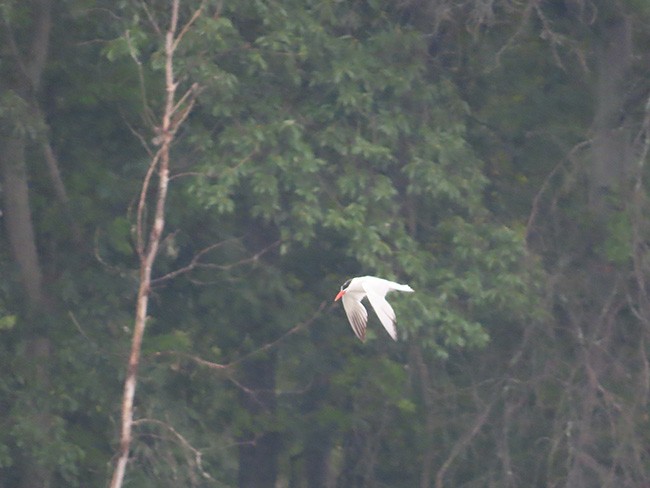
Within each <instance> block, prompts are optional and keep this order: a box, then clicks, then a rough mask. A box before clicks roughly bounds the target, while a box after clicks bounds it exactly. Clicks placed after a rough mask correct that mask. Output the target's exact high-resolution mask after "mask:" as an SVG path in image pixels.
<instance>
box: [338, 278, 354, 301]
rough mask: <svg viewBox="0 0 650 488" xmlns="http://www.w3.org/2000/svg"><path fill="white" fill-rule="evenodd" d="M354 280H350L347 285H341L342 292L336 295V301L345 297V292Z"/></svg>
mask: <svg viewBox="0 0 650 488" xmlns="http://www.w3.org/2000/svg"><path fill="white" fill-rule="evenodd" d="M351 281H352V280H348V281H346V282H345V283H343V284H342V285H341V290H340V291H339V292H338V293H337V294H336V298H334V301H335V302H336V301H338V300H339V298H341V297H342V296H343V295H345V292H346V291H347V288H348V286H350V282H351Z"/></svg>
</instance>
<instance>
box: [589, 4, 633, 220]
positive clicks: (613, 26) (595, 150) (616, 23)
mask: <svg viewBox="0 0 650 488" xmlns="http://www.w3.org/2000/svg"><path fill="white" fill-rule="evenodd" d="M630 24H631V22H630V19H628V18H627V17H618V18H616V19H612V20H610V21H609V22H608V23H607V25H606V26H604V29H603V31H604V34H603V36H604V39H603V40H602V45H601V47H600V49H599V50H598V51H597V60H598V72H597V76H598V78H597V80H596V93H595V97H594V98H595V101H596V113H595V115H594V123H593V131H594V138H593V145H592V167H591V174H590V189H589V206H590V208H591V209H592V210H593V211H594V212H595V213H596V215H602V213H603V212H604V211H606V208H607V207H606V205H607V198H608V195H610V194H611V192H612V191H617V190H620V188H619V186H620V184H621V183H622V182H623V181H624V178H625V177H626V175H629V174H630V168H631V166H632V164H633V158H634V155H633V151H632V145H631V138H630V133H629V130H627V129H626V128H625V127H624V125H623V120H622V118H623V115H624V105H625V100H626V92H627V90H626V86H625V81H626V77H627V75H628V74H629V70H630V67H631V65H632V61H633V57H632V27H631V25H630Z"/></svg>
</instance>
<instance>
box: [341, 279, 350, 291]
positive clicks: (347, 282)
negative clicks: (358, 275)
mask: <svg viewBox="0 0 650 488" xmlns="http://www.w3.org/2000/svg"><path fill="white" fill-rule="evenodd" d="M351 281H352V280H348V281H346V282H345V283H343V285H342V286H341V290H344V289H345V288H347V287H348V286H349V285H350V282H351Z"/></svg>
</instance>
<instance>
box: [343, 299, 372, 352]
mask: <svg viewBox="0 0 650 488" xmlns="http://www.w3.org/2000/svg"><path fill="white" fill-rule="evenodd" d="M342 301H343V309H344V310H345V315H347V316H348V320H349V321H350V325H351V326H352V330H353V331H354V333H355V335H356V336H357V337H358V338H359V339H361V340H362V341H365V340H366V324H367V323H368V312H367V310H366V307H364V306H363V304H362V303H361V302H360V301H359V300H357V299H356V298H355V297H354V296H351V295H347V294H346V295H343V298H342Z"/></svg>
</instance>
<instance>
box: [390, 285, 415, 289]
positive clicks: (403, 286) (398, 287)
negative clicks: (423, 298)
mask: <svg viewBox="0 0 650 488" xmlns="http://www.w3.org/2000/svg"><path fill="white" fill-rule="evenodd" d="M394 290H397V291H415V290H414V289H413V288H411V287H410V286H408V285H400V284H397V286H395V288H394Z"/></svg>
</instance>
